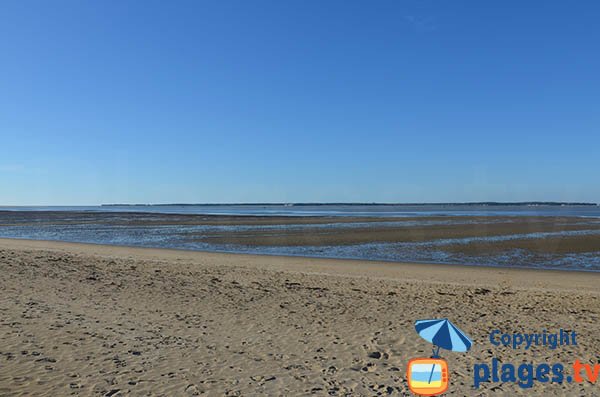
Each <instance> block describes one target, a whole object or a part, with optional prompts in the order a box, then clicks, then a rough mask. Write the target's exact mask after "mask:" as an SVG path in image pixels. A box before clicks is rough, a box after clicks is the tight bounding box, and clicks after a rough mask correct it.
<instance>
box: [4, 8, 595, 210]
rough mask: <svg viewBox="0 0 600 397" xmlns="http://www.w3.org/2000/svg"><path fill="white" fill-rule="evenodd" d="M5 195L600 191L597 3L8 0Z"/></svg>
mask: <svg viewBox="0 0 600 397" xmlns="http://www.w3.org/2000/svg"><path fill="white" fill-rule="evenodd" d="M0 36H1V37H2V40H0V205H19V204H22V205H25V204H98V203H110V202H120V203H122V202H125V203H137V202H152V203H160V202H256V201H269V202H291V201H295V202H298V201H369V202H370V201H381V202H415V201H427V202H435V201H479V200H498V201H514V200H578V201H593V202H600V47H599V43H600V3H599V2H597V1H575V2H571V1H561V2H555V1H543V2H541V1H538V2H525V1H505V0H503V1H468V2H467V1H376V2H367V1H346V0H344V1H328V0H318V1H304V0H302V1H300V0H289V1H255V0H252V1H245V0H244V1H227V0H224V1H189V2H187V1H135V2H134V1H121V0H118V1H117V0H113V1H81V0H76V1H75V0H74V1H62V0H57V1H46V0H44V1H23V0H18V1H8V0H4V1H2V2H1V3H0Z"/></svg>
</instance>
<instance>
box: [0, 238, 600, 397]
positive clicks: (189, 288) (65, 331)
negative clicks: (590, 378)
mask: <svg viewBox="0 0 600 397" xmlns="http://www.w3.org/2000/svg"><path fill="white" fill-rule="evenodd" d="M599 281H600V274H597V273H582V272H560V271H541V270H519V269H500V268H483V267H465V266H453V265H446V266H444V265H423V264H393V263H378V262H365V261H348V260H325V259H307V258H289V257H275V256H252V255H234V254H216V253H200V252H189V251H176V250H157V249H143V248H127V247H110V246H100V245H89V244H71V243H58V242H42V241H26V240H7V239H0V291H1V292H0V395H2V396H13V395H22V396H35V395H47V396H67V395H92V396H102V395H114V396H118V395H124V394H130V395H164V396H180V395H183V396H185V395H214V396H221V395H244V396H246V395H248V396H255V395H274V396H277V395H281V396H296V395H299V396H303V395H311V394H314V395H366V396H370V395H378V394H380V395H388V394H391V395H406V394H409V392H408V388H407V384H406V380H405V371H406V363H407V362H408V360H409V359H411V358H414V357H419V356H421V357H423V356H425V357H427V356H429V354H430V345H429V344H428V343H427V342H425V341H424V340H422V339H420V338H419V337H418V336H417V334H416V333H415V331H414V328H413V323H414V321H415V320H416V319H422V318H434V317H448V318H449V319H451V320H452V321H453V322H454V323H455V324H457V325H458V326H460V327H461V328H462V329H463V330H464V331H466V332H467V333H468V334H469V335H470V336H471V337H472V339H473V340H474V345H473V348H472V349H471V351H470V352H469V353H453V352H445V353H443V357H444V358H445V359H447V360H448V363H449V367H450V378H451V381H452V384H451V386H450V389H449V392H448V394H451V395H459V396H464V395H515V394H522V395H573V396H576V395H600V383H599V384H596V385H593V384H591V383H587V382H586V383H583V384H566V383H565V384H562V385H558V384H544V385H541V384H536V385H535V386H534V388H533V389H526V390H524V389H520V388H519V387H518V386H517V385H515V384H514V383H504V384H502V383H490V384H483V385H482V387H481V388H480V389H477V390H476V389H474V388H473V387H472V383H473V377H472V368H473V364H474V363H476V362H486V363H489V362H490V360H491V358H492V357H498V358H499V359H501V360H502V362H513V363H515V364H516V365H518V364H520V363H521V362H523V361H526V362H534V363H543V362H548V363H556V362H563V363H564V364H565V365H568V364H569V363H571V362H573V361H574V360H575V359H580V360H582V361H584V362H597V359H598V358H599V357H600V324H599V321H598V317H599V314H600V294H599V288H598V285H599ZM495 328H499V329H501V330H503V331H505V332H509V333H512V332H514V331H520V332H536V331H541V330H542V329H547V330H552V331H555V330H558V329H559V328H565V329H569V330H575V331H576V332H577V334H578V342H579V344H578V345H577V346H568V347H562V348H558V349H557V350H550V349H548V348H547V347H536V348H532V349H531V350H529V351H523V350H517V351H514V350H512V349H509V348H504V347H502V348H500V347H494V346H492V345H491V344H490V343H489V342H488V339H487V336H488V333H489V331H490V330H492V329H495Z"/></svg>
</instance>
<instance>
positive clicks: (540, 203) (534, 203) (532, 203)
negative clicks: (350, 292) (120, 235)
mask: <svg viewBox="0 0 600 397" xmlns="http://www.w3.org/2000/svg"><path fill="white" fill-rule="evenodd" d="M233 205H235V206H289V207H303V206H311V207H313V206H327V205H338V206H339V205H344V206H395V207H400V206H406V207H414V206H434V205H435V206H464V207H471V206H473V207H482V206H511V207H515V206H527V207H532V206H571V207H574V206H598V205H599V204H597V203H584V202H582V203H580V202H561V201H519V202H498V201H481V202H465V203H343V202H340V203H335V202H332V203H221V204H219V203H194V204H192V203H167V204H101V206H102V207H140V206H145V207H173V206H177V207H192V206H213V207H220V206H233Z"/></svg>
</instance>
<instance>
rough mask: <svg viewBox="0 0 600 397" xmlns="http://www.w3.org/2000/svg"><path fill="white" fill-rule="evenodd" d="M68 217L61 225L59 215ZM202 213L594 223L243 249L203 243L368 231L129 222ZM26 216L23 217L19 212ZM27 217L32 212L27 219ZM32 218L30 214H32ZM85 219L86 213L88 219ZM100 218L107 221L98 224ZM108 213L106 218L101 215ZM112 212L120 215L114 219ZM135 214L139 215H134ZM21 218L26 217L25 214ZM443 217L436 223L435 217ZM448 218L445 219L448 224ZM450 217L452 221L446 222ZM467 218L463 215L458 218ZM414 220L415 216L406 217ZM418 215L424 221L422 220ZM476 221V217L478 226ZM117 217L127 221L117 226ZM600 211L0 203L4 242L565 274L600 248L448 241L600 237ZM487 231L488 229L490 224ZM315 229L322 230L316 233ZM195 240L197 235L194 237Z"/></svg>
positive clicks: (597, 256)
mask: <svg viewBox="0 0 600 397" xmlns="http://www.w3.org/2000/svg"><path fill="white" fill-rule="evenodd" d="M57 213H58V214H60V217H59V218H60V221H57V220H56V219H57V218H56V216H54V215H52V216H50V215H49V214H57ZM140 213H142V214H148V216H152V217H155V216H158V215H160V214H196V215H235V216H291V217H307V216H326V217H375V218H377V217H381V218H393V220H390V219H385V220H384V219H382V221H381V224H379V222H375V223H370V225H372V226H381V225H384V224H385V225H387V226H400V227H410V226H422V225H427V224H429V225H430V224H432V222H434V223H435V222H437V223H440V224H444V223H445V224H448V223H460V222H481V220H478V219H479V218H477V219H475V218H470V217H494V216H511V217H522V216H550V217H578V218H582V219H584V220H585V222H589V224H590V228H589V230H578V231H556V232H548V233H528V234H518V235H516V234H515V235H503V236H488V237H475V238H474V237H466V238H457V239H437V240H432V241H425V242H397V243H382V242H376V241H374V242H371V243H363V244H349V245H332V246H323V245H319V246H251V245H240V244H235V245H234V244H214V243H210V242H207V241H202V239H201V238H200V239H199V238H197V237H198V236H202V235H203V234H214V233H215V232H225V233H226V232H229V231H236V232H239V231H246V230H247V231H252V230H255V229H262V230H264V229H269V230H272V232H273V233H277V230H282V229H297V230H300V231H302V230H304V229H306V230H307V233H309V232H310V231H309V229H310V228H315V227H319V228H331V229H334V228H352V227H364V226H365V223H364V222H361V221H360V220H357V221H356V222H354V221H351V222H344V223H335V222H332V223H324V224H320V225H299V224H295V225H284V224H282V225H235V224H234V225H186V224H180V225H179V224H176V225H173V224H162V225H144V224H139V223H135V222H132V223H131V224H127V222H125V223H124V222H123V220H127V219H128V217H130V216H133V214H137V216H139V214H140ZM18 214H19V215H18ZM20 214H25V215H22V216H21V215H20ZM27 214H28V215H27ZM81 214H86V215H87V216H86V217H85V219H83V218H82V217H81ZM94 214H98V215H99V216H98V219H99V221H90V216H89V215H92V219H93V218H94V216H93V215H94ZM100 214H103V215H102V216H100ZM109 214H112V215H113V216H114V217H107V215H109ZM128 214H132V215H128ZM17 215H18V216H17ZM432 217H435V220H434V219H429V218H432ZM440 217H441V218H442V219H440ZM443 217H448V220H447V221H445V220H444V219H443ZM456 217H460V218H456ZM403 218H411V219H403ZM415 218H417V219H416V220H415ZM470 219H473V220H472V221H471V220H470ZM115 220H119V221H118V222H116V221H115ZM599 223H600V206H598V205H543V204H524V205H490V204H485V205H483V204H482V205H455V204H431V205H378V204H360V205H359V204H352V205H349V204H300V205H297V204H296V205H293V204H230V205H188V204H185V205H105V206H30V207H8V206H5V207H1V206H0V237H5V238H23V239H38V240H56V241H68V242H83V243H97V244H112V245H125V246H139V247H154V248H174V249H186V250H199V251H212V252H232V253H253V254H267V255H289V256H307V257H323V258H345V259H359V260H380V261H396V262H423V263H443V264H449V265H452V264H467V265H469V264H472V265H475V266H477V265H486V266H500V267H524V268H543V269H562V270H583V271H593V272H598V271H600V246H599V247H598V250H597V251H592V252H574V253H569V254H556V253H554V254H540V253H532V252H528V251H525V250H522V249H511V250H506V251H502V252H494V253H489V254H487V253H469V254H466V253H461V252H457V251H456V250H446V249H444V247H445V246H447V245H448V244H469V243H471V242H474V241H484V242H485V241H490V242H493V241H499V240H510V239H540V238H545V237H557V236H558V237H562V236H574V235H582V236H587V235H593V234H598V233H600V231H599V230H598V227H597V225H598V224H599ZM482 227H483V226H482ZM313 230H314V229H313ZM191 236H194V238H191Z"/></svg>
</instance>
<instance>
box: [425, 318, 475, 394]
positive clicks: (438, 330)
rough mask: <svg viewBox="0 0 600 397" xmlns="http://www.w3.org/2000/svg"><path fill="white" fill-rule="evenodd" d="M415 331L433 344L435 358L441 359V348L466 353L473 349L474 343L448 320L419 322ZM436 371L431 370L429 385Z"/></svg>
mask: <svg viewBox="0 0 600 397" xmlns="http://www.w3.org/2000/svg"><path fill="white" fill-rule="evenodd" d="M415 329H416V330H417V333H418V334H419V336H420V337H421V338H423V339H425V340H426V341H427V342H429V343H432V344H433V345H434V346H435V347H437V350H436V349H435V348H434V349H433V358H438V357H439V352H440V348H444V349H446V350H451V351H454V352H466V351H467V350H469V349H470V348H471V345H472V344H473V341H472V340H471V339H470V338H469V337H468V336H467V334H465V333H464V332H462V331H461V330H460V329H459V328H458V327H457V326H456V325H454V324H452V323H451V322H450V320H448V319H447V318H442V319H433V320H417V321H416V322H415ZM434 369H435V364H434V365H433V367H432V368H431V374H430V375H429V383H431V376H432V375H433V371H434Z"/></svg>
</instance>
